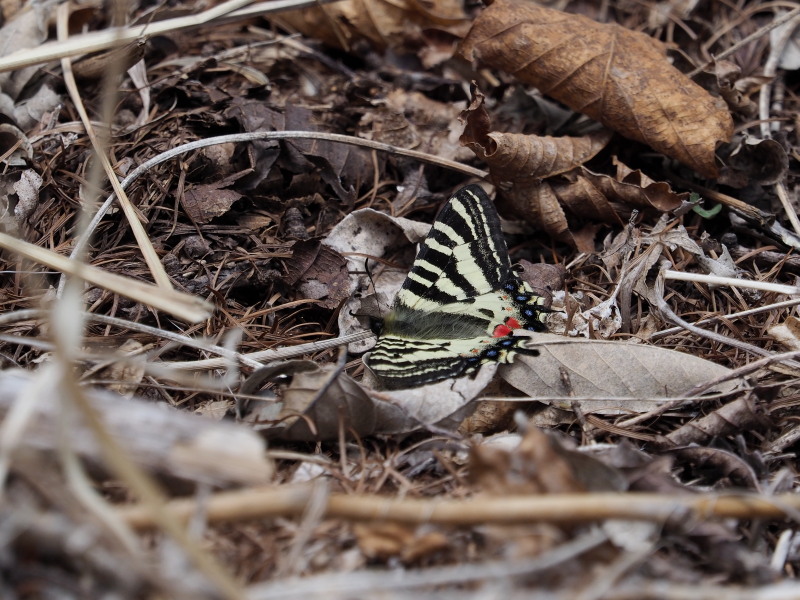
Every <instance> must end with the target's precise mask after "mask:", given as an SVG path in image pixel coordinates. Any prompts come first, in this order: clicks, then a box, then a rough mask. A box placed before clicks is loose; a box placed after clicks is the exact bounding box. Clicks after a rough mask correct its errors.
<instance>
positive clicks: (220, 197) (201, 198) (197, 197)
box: [181, 183, 242, 225]
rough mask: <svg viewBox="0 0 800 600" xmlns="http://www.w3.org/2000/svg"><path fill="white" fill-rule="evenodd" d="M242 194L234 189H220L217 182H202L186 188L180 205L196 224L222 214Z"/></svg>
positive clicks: (240, 197)
mask: <svg viewBox="0 0 800 600" xmlns="http://www.w3.org/2000/svg"><path fill="white" fill-rule="evenodd" d="M241 199H242V195H241V194H240V193H239V192H236V191H234V190H224V189H220V188H219V185H218V184H213V183H209V184H202V185H197V186H195V187H193V188H191V189H188V190H186V192H185V193H184V195H183V201H182V202H181V206H183V209H184V210H185V211H186V214H187V215H189V218H191V219H192V221H194V222H195V223H197V224H198V225H204V224H206V223H208V222H210V221H211V220H212V219H213V218H215V217H219V216H221V215H224V214H225V213H226V212H228V211H229V210H230V208H231V206H233V203H234V202H236V201H237V200H241Z"/></svg>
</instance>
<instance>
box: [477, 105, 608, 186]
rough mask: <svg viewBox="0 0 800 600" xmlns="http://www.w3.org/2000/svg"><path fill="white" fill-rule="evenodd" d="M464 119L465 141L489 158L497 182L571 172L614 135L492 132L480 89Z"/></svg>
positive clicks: (487, 161) (606, 133)
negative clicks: (547, 134) (563, 135)
mask: <svg viewBox="0 0 800 600" xmlns="http://www.w3.org/2000/svg"><path fill="white" fill-rule="evenodd" d="M461 119H462V120H463V121H464V122H465V127H464V134H463V135H462V136H461V143H462V144H464V145H465V146H467V147H468V148H470V149H471V150H472V151H473V152H475V154H476V155H477V156H479V157H480V158H482V159H484V160H485V161H486V163H487V164H488V165H489V172H490V173H491V176H492V179H493V180H494V181H495V182H496V183H499V182H501V181H511V182H514V183H518V184H519V185H525V184H526V183H532V182H533V181H535V180H538V179H543V178H545V177H552V176H553V175H558V174H560V173H565V172H567V171H571V170H572V169H574V168H575V167H578V166H580V165H582V164H583V163H585V162H586V161H587V160H589V159H590V158H592V157H593V156H595V155H596V154H597V153H598V152H600V150H602V149H603V148H604V147H605V145H606V144H607V143H608V140H609V138H610V137H611V134H610V132H608V131H599V132H595V133H592V134H590V135H586V136H582V137H560V138H559V137H551V136H538V135H523V134H520V133H500V132H492V131H491V120H490V118H489V113H488V112H487V111H486V107H485V106H484V96H483V94H481V93H480V92H479V91H477V90H474V92H473V100H472V103H471V104H470V106H469V108H467V110H465V111H464V112H462V113H461Z"/></svg>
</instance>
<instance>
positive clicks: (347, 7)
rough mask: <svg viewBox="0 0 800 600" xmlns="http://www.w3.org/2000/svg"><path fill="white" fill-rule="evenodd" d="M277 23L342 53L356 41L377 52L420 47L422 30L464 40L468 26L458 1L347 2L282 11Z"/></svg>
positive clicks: (373, 0) (372, 0) (354, 0)
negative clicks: (370, 46) (434, 31)
mask: <svg viewBox="0 0 800 600" xmlns="http://www.w3.org/2000/svg"><path fill="white" fill-rule="evenodd" d="M276 21H279V22H281V23H284V24H286V25H289V27H291V28H293V29H296V30H297V31H299V32H300V33H302V34H304V35H307V36H309V37H313V38H316V39H319V40H322V41H323V42H324V43H326V44H328V45H329V46H333V47H336V48H341V49H343V50H349V49H350V47H351V46H352V44H353V43H354V42H356V41H358V40H367V41H369V42H370V43H371V44H372V45H373V46H375V47H376V48H380V49H385V48H394V49H402V48H404V47H415V46H421V45H424V44H423V39H422V35H423V29H429V28H434V27H435V28H437V29H440V30H446V31H449V32H450V33H452V34H453V35H457V36H458V37H463V34H464V33H465V32H466V29H467V27H468V26H469V22H468V21H467V20H466V15H465V13H464V8H463V4H462V2H460V0H437V1H436V2H433V1H431V0H394V1H392V2H389V1H387V0H377V1H376V0H346V1H345V2H337V3H335V4H331V5H326V6H319V7H314V8H304V9H302V10H295V11H287V12H283V13H281V14H280V17H279V18H277V19H276Z"/></svg>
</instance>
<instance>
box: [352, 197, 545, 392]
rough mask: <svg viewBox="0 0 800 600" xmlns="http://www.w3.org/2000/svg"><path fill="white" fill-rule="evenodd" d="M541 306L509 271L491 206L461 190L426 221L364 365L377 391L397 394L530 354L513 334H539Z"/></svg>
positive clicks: (498, 225)
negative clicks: (517, 331)
mask: <svg viewBox="0 0 800 600" xmlns="http://www.w3.org/2000/svg"><path fill="white" fill-rule="evenodd" d="M541 302H542V298H541V297H540V296H537V295H536V294H534V293H533V291H532V290H531V288H530V287H529V286H528V285H527V284H526V283H524V282H523V281H522V280H521V279H520V278H519V277H518V276H517V274H516V273H515V272H514V271H513V270H512V268H511V261H510V259H509V257H508V249H507V248H506V242H505V239H504V238H503V233H502V231H501V229H500V218H499V217H498V216H497V211H496V210H495V208H494V204H493V203H492V201H491V200H490V199H489V198H488V196H486V194H485V193H484V191H483V190H482V189H481V188H480V187H479V186H477V185H469V186H467V187H465V188H462V189H461V190H459V191H458V192H456V194H455V195H454V196H453V197H452V198H451V199H450V200H449V201H448V203H447V204H446V205H445V206H444V208H443V209H442V210H441V212H440V213H439V215H438V217H437V218H436V221H435V222H434V223H433V227H431V230H430V232H429V233H428V237H427V238H426V239H425V241H424V242H423V243H422V247H421V248H420V251H419V254H417V258H416V260H415V261H414V264H413V266H412V267H411V271H410V272H409V274H408V277H407V278H406V280H405V282H404V283H403V287H402V288H401V289H400V291H399V292H398V294H397V297H396V298H395V301H394V305H393V306H392V310H391V312H390V313H389V315H388V316H387V318H386V320H385V322H384V328H383V332H382V334H381V336H380V338H379V339H378V342H377V344H376V345H375V348H374V349H373V350H372V353H371V354H370V356H369V358H368V359H367V366H369V368H370V369H372V371H373V372H374V373H375V375H376V376H377V378H378V380H379V381H380V383H381V385H382V386H383V387H384V388H386V389H401V388H409V387H416V386H420V385H425V384H428V383H433V382H436V381H440V380H442V379H448V378H452V377H460V376H462V375H466V374H470V373H473V372H474V371H476V370H477V369H478V368H479V367H480V366H481V365H483V364H485V363H487V362H491V361H495V362H501V363H508V362H511V360H513V357H514V355H515V354H516V353H526V354H536V351H535V350H530V349H527V348H525V347H524V346H522V343H523V342H524V340H525V338H520V337H514V336H513V331H514V330H515V329H520V328H522V329H529V330H533V331H540V330H542V329H543V328H544V326H543V324H542V317H543V315H544V313H545V312H546V311H545V309H544V308H543V307H542V306H541Z"/></svg>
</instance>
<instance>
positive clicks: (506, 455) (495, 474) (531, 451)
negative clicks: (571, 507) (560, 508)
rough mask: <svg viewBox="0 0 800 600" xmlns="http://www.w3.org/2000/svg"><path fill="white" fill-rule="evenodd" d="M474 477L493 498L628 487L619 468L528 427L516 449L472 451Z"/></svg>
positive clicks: (479, 448)
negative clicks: (496, 496) (495, 496)
mask: <svg viewBox="0 0 800 600" xmlns="http://www.w3.org/2000/svg"><path fill="white" fill-rule="evenodd" d="M470 477H471V478H472V479H473V480H474V481H475V482H476V483H477V484H478V485H479V486H480V487H481V488H483V489H484V490H486V492H487V493H489V494H492V495H514V494H570V493H575V492H586V491H601V490H615V491H620V490H622V489H624V488H625V487H626V483H625V479H624V477H623V476H622V474H621V473H620V472H619V471H618V470H617V469H616V468H615V467H610V466H607V465H606V464H604V463H603V462H601V461H599V460H597V459H595V458H593V457H591V456H589V455H588V454H584V453H582V452H577V451H575V450H574V449H572V448H569V447H567V446H566V445H565V443H564V442H562V441H561V439H560V438H559V437H557V434H555V433H553V434H548V433H546V432H545V431H543V430H541V429H539V428H538V427H528V429H527V431H526V432H525V435H524V436H523V437H522V440H521V441H520V443H519V445H518V446H517V447H516V448H514V449H513V450H510V451H509V450H506V449H503V448H498V447H495V446H494V445H492V444H481V445H479V446H475V447H473V448H472V450H471V452H470Z"/></svg>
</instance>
